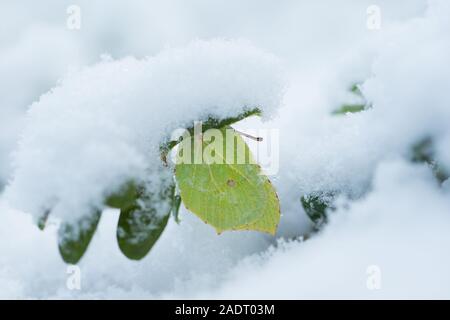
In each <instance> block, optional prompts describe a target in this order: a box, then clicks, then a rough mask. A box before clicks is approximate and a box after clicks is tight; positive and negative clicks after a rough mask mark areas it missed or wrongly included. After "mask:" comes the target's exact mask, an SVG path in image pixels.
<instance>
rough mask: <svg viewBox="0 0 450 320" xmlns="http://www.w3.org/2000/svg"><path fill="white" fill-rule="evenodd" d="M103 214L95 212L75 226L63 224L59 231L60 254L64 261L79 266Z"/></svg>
mask: <svg viewBox="0 0 450 320" xmlns="http://www.w3.org/2000/svg"><path fill="white" fill-rule="evenodd" d="M100 217H101V212H100V211H95V212H94V213H93V214H92V215H91V216H89V217H84V218H82V219H81V220H79V221H78V222H76V223H75V224H70V223H63V224H62V225H61V226H60V228H59V230H58V247H59V253H60V254H61V257H62V258H63V260H64V261H65V262H67V263H70V264H77V263H78V262H79V261H80V259H81V258H82V257H83V255H84V253H85V252H86V250H87V248H88V246H89V243H90V242H91V240H92V237H93V235H94V233H95V230H96V229H97V226H98V222H99V221H100Z"/></svg>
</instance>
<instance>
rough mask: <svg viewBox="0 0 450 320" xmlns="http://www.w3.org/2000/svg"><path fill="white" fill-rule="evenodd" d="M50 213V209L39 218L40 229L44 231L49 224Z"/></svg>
mask: <svg viewBox="0 0 450 320" xmlns="http://www.w3.org/2000/svg"><path fill="white" fill-rule="evenodd" d="M49 215H50V210H46V211H45V212H44V213H43V214H42V215H41V216H40V217H39V218H38V220H37V226H38V228H39V230H41V231H44V229H45V227H46V225H47V220H48V217H49Z"/></svg>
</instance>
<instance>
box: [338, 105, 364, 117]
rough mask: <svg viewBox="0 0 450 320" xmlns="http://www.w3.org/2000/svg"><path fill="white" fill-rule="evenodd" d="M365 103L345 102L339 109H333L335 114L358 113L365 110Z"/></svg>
mask: <svg viewBox="0 0 450 320" xmlns="http://www.w3.org/2000/svg"><path fill="white" fill-rule="evenodd" d="M364 107H365V106H364V105H363V104H344V105H342V106H341V107H340V108H339V109H337V110H335V111H333V114H334V115H340V114H347V113H356V112H361V111H363V110H364Z"/></svg>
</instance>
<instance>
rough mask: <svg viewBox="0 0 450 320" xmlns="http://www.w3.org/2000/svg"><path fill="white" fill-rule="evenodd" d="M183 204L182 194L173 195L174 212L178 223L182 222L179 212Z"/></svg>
mask: <svg viewBox="0 0 450 320" xmlns="http://www.w3.org/2000/svg"><path fill="white" fill-rule="evenodd" d="M180 206H181V197H180V195H178V194H177V195H174V197H173V205H172V214H173V216H174V218H175V221H176V223H180V218H179V213H180Z"/></svg>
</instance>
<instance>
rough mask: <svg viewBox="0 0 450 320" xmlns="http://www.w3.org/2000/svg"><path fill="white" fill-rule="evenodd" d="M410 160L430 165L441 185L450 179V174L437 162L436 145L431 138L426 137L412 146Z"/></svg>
mask: <svg viewBox="0 0 450 320" xmlns="http://www.w3.org/2000/svg"><path fill="white" fill-rule="evenodd" d="M410 159H411V161H412V162H416V163H426V164H428V166H429V167H430V168H431V170H432V171H433V174H434V177H435V178H436V180H437V181H438V182H439V183H441V184H442V183H443V182H444V181H445V180H447V179H448V178H449V177H450V172H449V171H448V170H446V168H444V167H443V166H442V164H440V163H439V162H438V161H436V160H435V151H434V144H433V140H432V139H431V138H430V137H425V138H423V139H421V140H420V141H419V142H417V143H416V144H414V145H413V146H412V150H411V155H410Z"/></svg>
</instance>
